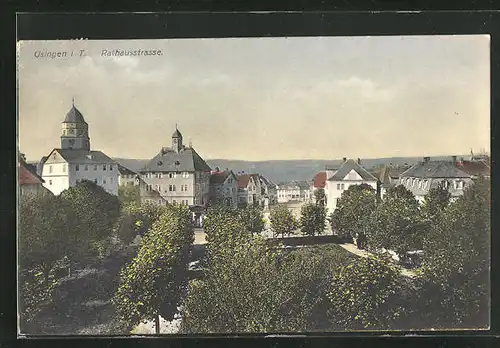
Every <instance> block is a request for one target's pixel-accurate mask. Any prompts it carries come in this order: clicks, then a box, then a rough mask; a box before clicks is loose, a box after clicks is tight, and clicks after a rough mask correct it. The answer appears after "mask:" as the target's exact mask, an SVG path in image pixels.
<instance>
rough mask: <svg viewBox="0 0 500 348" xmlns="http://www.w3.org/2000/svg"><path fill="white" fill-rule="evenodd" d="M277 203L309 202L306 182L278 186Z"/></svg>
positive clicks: (292, 182) (309, 193)
mask: <svg viewBox="0 0 500 348" xmlns="http://www.w3.org/2000/svg"><path fill="white" fill-rule="evenodd" d="M277 193H278V203H287V202H305V201H309V200H311V188H310V185H309V184H308V183H307V182H303V181H291V182H288V183H283V184H281V185H278V189H277Z"/></svg>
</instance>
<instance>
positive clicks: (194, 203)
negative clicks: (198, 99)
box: [139, 128, 211, 218]
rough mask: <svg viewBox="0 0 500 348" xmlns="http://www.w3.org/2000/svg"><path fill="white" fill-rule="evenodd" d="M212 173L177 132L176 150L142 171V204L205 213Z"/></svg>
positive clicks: (168, 150) (171, 149)
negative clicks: (184, 207)
mask: <svg viewBox="0 0 500 348" xmlns="http://www.w3.org/2000/svg"><path fill="white" fill-rule="evenodd" d="M210 172H211V169H210V167H209V166H208V165H207V163H206V162H205V161H204V160H203V158H201V157H200V155H198V153H197V152H196V151H195V150H194V148H193V147H187V146H184V144H183V143H182V134H181V133H180V132H179V130H178V129H177V128H176V129H175V132H174V133H173V134H172V146H171V147H162V148H161V149H160V151H159V153H158V154H157V155H155V156H154V157H153V158H152V159H151V160H150V161H149V162H148V163H147V164H146V166H145V167H144V168H142V169H141V170H140V171H139V174H140V180H141V181H140V182H141V184H140V192H141V194H140V195H141V201H146V202H154V203H158V204H167V203H178V204H185V205H188V206H190V207H191V208H193V209H194V207H199V208H200V209H199V210H200V212H201V211H204V208H205V207H206V206H207V204H208V201H209V194H210ZM199 215H200V214H198V215H197V217H198V218H199V217H200V216H199Z"/></svg>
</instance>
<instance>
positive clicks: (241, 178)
mask: <svg viewBox="0 0 500 348" xmlns="http://www.w3.org/2000/svg"><path fill="white" fill-rule="evenodd" d="M249 181H250V174H243V175H238V187H239V188H246V187H247V186H248V182H249Z"/></svg>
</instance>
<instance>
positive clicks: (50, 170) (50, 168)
mask: <svg viewBox="0 0 500 348" xmlns="http://www.w3.org/2000/svg"><path fill="white" fill-rule="evenodd" d="M49 173H52V166H49ZM51 185H52V184H51Z"/></svg>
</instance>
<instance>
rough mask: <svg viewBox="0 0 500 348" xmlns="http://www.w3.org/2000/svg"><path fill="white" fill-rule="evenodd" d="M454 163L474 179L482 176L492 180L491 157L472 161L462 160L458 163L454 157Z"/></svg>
mask: <svg viewBox="0 0 500 348" xmlns="http://www.w3.org/2000/svg"><path fill="white" fill-rule="evenodd" d="M453 161H454V162H456V164H457V167H458V168H459V169H460V170H462V171H463V172H465V173H467V174H469V175H470V176H471V177H472V178H473V179H475V178H478V177H480V176H483V177H485V178H490V176H491V166H490V158H489V157H479V158H472V159H470V160H465V159H463V158H461V159H460V160H458V161H457V160H456V157H453Z"/></svg>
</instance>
